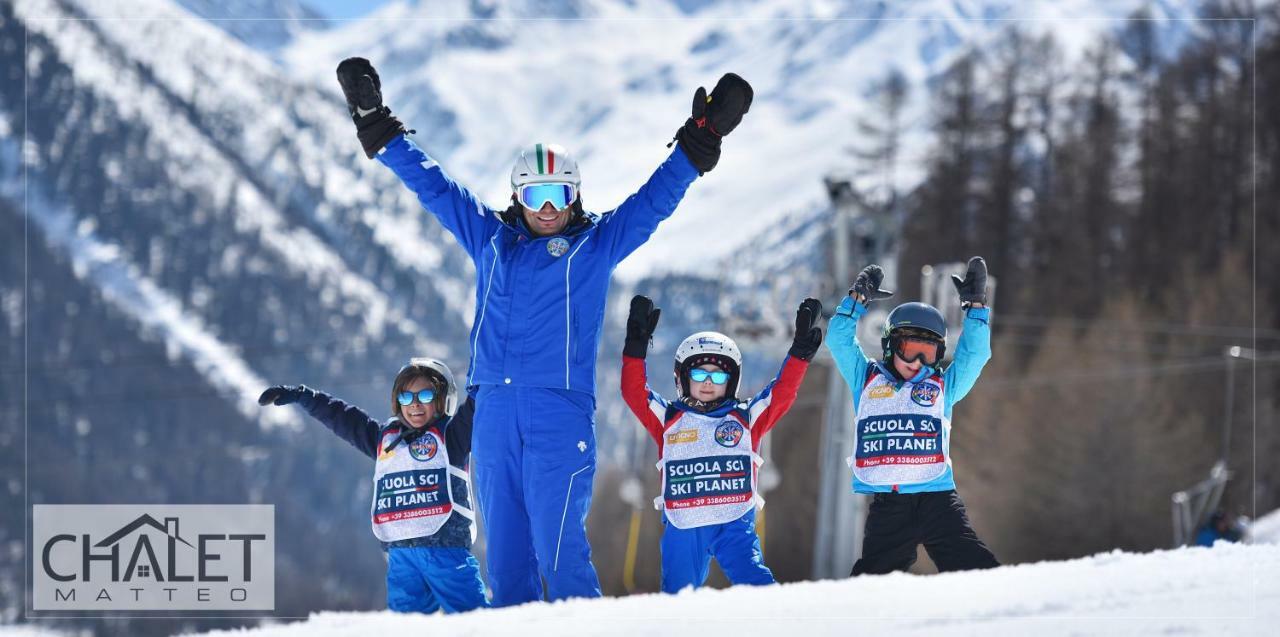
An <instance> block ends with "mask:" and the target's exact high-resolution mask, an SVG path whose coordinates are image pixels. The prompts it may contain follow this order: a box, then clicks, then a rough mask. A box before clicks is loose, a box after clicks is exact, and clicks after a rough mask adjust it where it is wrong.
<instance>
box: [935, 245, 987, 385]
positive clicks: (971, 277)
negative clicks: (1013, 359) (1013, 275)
mask: <svg viewBox="0 0 1280 637" xmlns="http://www.w3.org/2000/svg"><path fill="white" fill-rule="evenodd" d="M951 278H952V280H953V281H954V282H955V286H956V292H958V293H959V294H960V302H961V303H962V304H964V307H965V317H964V331H962V332H961V333H960V340H959V342H957V343H956V354H955V358H953V359H952V361H951V366H950V367H948V368H947V371H946V373H945V374H944V376H943V379H942V380H943V383H945V385H946V387H947V398H946V400H947V405H946V406H947V409H950V408H951V406H952V405H954V404H956V403H958V402H960V399H962V398H964V397H965V396H966V395H967V394H968V393H969V390H971V389H973V386H974V384H975V383H977V382H978V376H979V375H980V374H981V373H982V368H983V367H984V366H985V365H986V364H987V361H989V360H991V308H989V307H987V306H986V303H987V262H986V261H984V260H983V259H982V257H973V258H972V259H969V268H968V271H967V272H965V275H964V278H963V279H961V278H960V277H957V276H952V277H951Z"/></svg>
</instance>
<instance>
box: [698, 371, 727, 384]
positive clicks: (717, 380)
mask: <svg viewBox="0 0 1280 637" xmlns="http://www.w3.org/2000/svg"><path fill="white" fill-rule="evenodd" d="M708 378H710V379H711V382H712V383H713V384H716V385H723V384H725V383H727V382H729V372H712V371H707V370H705V369H693V370H690V371H689V380H691V381H693V382H695V383H703V382H706V380H707V379H708Z"/></svg>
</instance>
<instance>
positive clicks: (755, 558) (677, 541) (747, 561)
mask: <svg viewBox="0 0 1280 637" xmlns="http://www.w3.org/2000/svg"><path fill="white" fill-rule="evenodd" d="M662 524H663V526H664V527H665V528H664V529H663V531H662V543H661V546H662V592H664V593H675V592H677V591H679V590H681V589H683V588H685V587H688V586H692V587H694V588H698V587H699V586H702V585H703V583H705V582H706V581H707V574H708V573H709V572H710V569H711V558H712V557H714V558H716V562H719V563H720V570H722V571H724V574H725V576H726V577H728V578H729V581H730V582H732V583H734V584H752V585H764V584H773V583H774V582H775V580H774V579H773V572H772V571H770V570H769V567H767V566H765V565H764V552H763V551H762V550H761V548H760V536H758V535H756V510H755V509H751V510H750V511H747V512H746V513H745V514H743V516H742V517H740V518H738V519H736V520H734V521H732V522H725V523H724V524H713V525H711V526H700V527H697V528H693V529H680V528H676V527H675V526H673V525H672V524H671V523H670V522H668V521H667V520H666V518H665V517H664V518H663V520H662Z"/></svg>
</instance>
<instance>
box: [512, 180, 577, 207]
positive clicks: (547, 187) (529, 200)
mask: <svg viewBox="0 0 1280 637" xmlns="http://www.w3.org/2000/svg"><path fill="white" fill-rule="evenodd" d="M516 197H517V198H518V199H519V200H520V205H522V206H524V207H525V208H528V209H530V210H541V209H542V205H543V204H545V203H548V202H550V203H551V206H552V207H553V208H555V209H556V210H564V209H565V208H568V207H569V204H572V203H573V201H574V200H575V199H577V198H578V187H577V186H575V185H573V184H570V183H565V182H552V183H543V184H529V185H527V186H521V187H520V190H518V191H516Z"/></svg>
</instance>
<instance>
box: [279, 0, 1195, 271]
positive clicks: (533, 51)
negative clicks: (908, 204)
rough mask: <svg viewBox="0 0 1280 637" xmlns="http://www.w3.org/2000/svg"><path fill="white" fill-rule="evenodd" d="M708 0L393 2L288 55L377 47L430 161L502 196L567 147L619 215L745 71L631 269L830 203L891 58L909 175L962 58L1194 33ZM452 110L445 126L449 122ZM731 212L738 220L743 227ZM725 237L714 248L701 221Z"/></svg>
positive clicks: (1069, 6) (1165, 10)
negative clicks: (695, 119)
mask: <svg viewBox="0 0 1280 637" xmlns="http://www.w3.org/2000/svg"><path fill="white" fill-rule="evenodd" d="M695 4H696V3H683V2H670V3H661V2H645V3H630V2H623V1H622V0H576V1H572V2H570V1H566V2H540V1H534V0H526V1H516V2H503V3H495V2H471V1H469V0H442V1H439V2H421V3H417V2H407V1H403V0H402V1H400V2H396V3H392V4H390V5H388V6H386V7H384V8H382V9H380V10H379V11H377V12H375V13H374V14H372V15H371V16H370V17H368V18H366V19H364V20H361V21H357V22H353V23H350V24H346V25H342V26H340V27H338V28H336V29H333V30H330V31H326V32H320V33H307V34H302V35H300V36H299V37H298V38H296V39H295V41H294V43H293V44H292V45H291V46H290V47H288V48H287V49H286V50H284V51H283V52H282V53H281V56H282V57H283V59H284V60H285V61H286V63H287V64H289V65H290V66H291V68H292V69H294V70H295V71H296V73H297V74H298V75H299V76H300V77H304V78H310V79H312V80H313V81H315V82H316V83H317V84H318V85H329V84H333V82H334V81H333V67H334V65H335V63H336V61H338V60H341V59H342V58H344V57H346V56H349V55H363V56H365V57H368V58H370V59H371V60H372V61H373V62H374V63H375V64H376V65H377V66H378V68H379V69H380V72H381V76H382V78H383V80H384V88H385V91H384V92H385V94H386V96H387V99H388V103H389V104H390V105H391V107H392V108H393V109H394V110H396V111H397V112H398V113H400V115H401V116H402V118H403V119H404V120H405V121H406V122H407V123H409V124H410V125H411V126H414V127H416V128H417V129H418V131H419V138H420V139H421V141H422V142H423V144H424V145H425V147H426V148H427V149H428V151H429V152H432V153H433V154H435V155H437V156H438V157H439V158H441V159H442V160H443V163H444V165H445V166H446V167H447V168H448V169H449V170H450V172H451V173H453V174H454V175H455V176H456V177H458V178H459V179H460V180H461V181H462V182H463V183H466V184H468V185H469V186H470V187H472V188H473V189H474V190H476V191H477V192H479V193H480V194H481V195H482V196H483V197H484V198H486V200H487V201H489V202H490V203H493V204H496V203H500V202H501V201H503V200H504V199H506V197H507V196H508V195H509V193H508V192H507V186H506V175H507V174H508V171H509V165H510V161H511V159H512V157H514V155H515V152H516V151H517V149H518V148H519V146H520V145H522V144H524V143H527V142H529V141H531V140H539V139H546V140H556V141H559V142H561V143H563V144H564V145H566V146H567V147H568V148H570V149H571V150H573V151H574V152H575V153H577V154H578V156H579V161H580V165H581V166H582V170H583V172H584V174H585V175H586V187H585V188H584V190H583V197H584V202H585V203H587V207H588V208H591V209H597V210H607V209H609V208H611V207H612V206H614V205H616V204H617V203H619V202H620V201H621V200H622V199H623V198H624V197H625V196H626V195H627V194H629V193H630V192H632V191H633V190H634V189H635V187H636V186H638V185H639V184H640V183H641V182H642V181H643V180H644V178H645V177H647V176H648V174H649V173H650V172H651V171H652V169H653V168H654V167H655V166H656V165H657V164H658V162H659V161H660V160H661V159H662V158H663V157H664V155H665V153H666V152H668V151H667V149H666V148H665V147H664V144H665V143H666V141H667V140H668V139H669V138H670V135H671V134H672V133H673V132H674V130H675V129H676V128H677V127H678V126H679V125H680V124H681V122H682V121H683V119H684V117H686V115H687V113H688V108H689V99H690V96H691V95H692V92H693V89H694V88H695V87H697V86H698V85H700V84H704V85H708V86H709V85H710V84H712V83H714V82H715V80H716V78H718V77H719V76H720V74H722V73H724V72H726V71H736V72H739V73H741V74H742V75H743V76H745V77H746V78H747V79H748V80H750V81H751V82H752V83H753V85H754V86H755V88H756V102H755V104H754V105H753V107H752V110H751V113H750V114H749V115H748V116H747V119H745V120H744V123H743V125H742V127H741V128H740V129H739V130H738V131H737V132H735V133H734V135H733V136H732V137H731V138H730V139H729V140H728V141H726V145H725V146H726V148H725V155H724V157H723V159H722V161H721V163H720V166H719V167H718V168H717V169H716V171H715V172H714V173H713V174H712V175H710V176H708V177H707V178H706V179H703V180H702V181H701V182H700V183H698V184H697V185H696V186H695V187H694V188H693V189H692V190H691V191H690V195H689V197H688V198H687V199H686V200H685V203H684V204H683V205H682V206H681V209H680V211H679V213H678V214H677V215H676V216H675V217H673V218H672V219H670V220H668V221H667V222H665V223H664V224H663V226H662V227H661V228H660V229H659V231H658V234H657V236H656V238H655V240H653V241H650V242H649V243H648V244H647V245H646V246H644V247H642V248H641V249H640V250H639V251H638V252H637V253H636V254H635V255H634V256H632V257H631V258H630V259H628V261H627V262H626V263H624V264H623V265H622V267H621V269H620V270H619V271H620V272H621V273H622V274H623V275H624V276H628V277H631V276H634V275H638V274H642V273H648V272H653V271H655V270H658V271H665V270H669V269H673V268H674V269H680V267H681V266H680V264H681V262H682V261H684V262H686V263H687V261H688V260H687V259H681V258H680V257H682V256H684V255H687V254H688V253H689V251H690V250H695V249H696V250H697V251H698V252H699V253H700V254H701V253H705V252H707V251H712V252H714V251H725V250H727V249H729V248H731V247H733V246H735V245H736V244H738V243H740V242H741V241H743V240H745V239H746V238H748V237H752V236H755V235H757V234H758V233H760V231H761V230H762V229H766V228H768V227H769V225H770V224H771V223H772V222H773V221H775V220H777V219H778V218H779V217H781V216H782V215H784V214H786V213H789V212H796V211H800V210H805V209H808V208H811V207H813V206H814V205H815V204H818V205H820V204H821V203H822V202H823V201H824V196H823V193H822V187H821V182H820V180H821V177H822V176H823V175H824V174H827V173H829V172H831V171H832V170H840V169H845V168H847V167H848V166H847V162H848V159H847V158H846V156H845V150H846V149H847V148H848V147H849V146H850V145H851V144H853V143H855V142H856V141H857V140H856V139H854V132H853V129H854V126H853V122H854V120H855V117H856V116H857V115H858V114H859V113H863V112H864V109H865V108H866V107H867V105H868V103H869V100H866V99H864V95H865V93H866V92H867V91H868V90H869V88H870V86H871V84H872V83H873V82H874V81H877V80H879V79H881V78H882V77H883V75H884V73H885V72H886V71H887V70H888V69H890V68H891V67H896V68H897V69H898V70H900V71H901V72H902V73H904V74H905V76H906V77H907V78H908V80H909V81H910V83H911V85H912V94H913V97H914V98H915V99H914V101H913V102H912V104H911V106H910V107H909V109H908V112H907V114H906V117H905V120H904V121H906V122H907V123H908V125H909V127H910V128H911V130H912V133H911V134H910V135H909V136H908V139H906V140H905V154H904V162H903V163H904V170H903V172H902V175H901V178H902V179H903V181H904V184H903V185H908V184H909V183H910V182H912V181H913V180H914V179H916V178H918V176H919V175H918V173H919V166H918V161H917V165H916V166H911V163H912V162H913V160H920V159H922V158H923V157H924V153H925V152H927V151H926V148H925V146H924V135H923V132H924V127H925V125H926V124H927V122H926V121H925V119H924V115H923V113H924V107H925V106H926V100H925V99H924V98H925V97H926V96H927V95H928V94H929V90H928V88H927V82H928V81H929V80H930V78H933V77H935V76H936V75H937V74H938V73H940V72H941V71H942V70H943V69H944V68H945V67H946V66H947V64H948V63H949V62H950V61H951V60H952V59H953V57H954V55H955V53H957V52H958V51H960V50H961V49H962V48H963V47H964V46H966V45H969V44H979V45H980V44H982V43H984V42H988V41H990V40H991V39H992V38H994V37H995V36H996V35H997V34H998V33H999V32H1000V31H1001V30H1002V29H1003V28H1004V27H1005V26H1007V25H1008V24H1010V23H1013V22H1019V23H1022V24H1023V25H1025V26H1027V27H1028V28H1029V29H1030V30H1032V31H1037V32H1042V31H1044V30H1047V29H1049V28H1052V30H1053V32H1054V34H1055V36H1056V37H1057V38H1058V39H1059V41H1060V42H1061V43H1062V44H1063V45H1064V48H1065V50H1066V51H1067V53H1068V55H1074V54H1077V53H1078V52H1079V51H1080V50H1081V49H1082V48H1083V47H1085V46H1087V45H1089V44H1091V43H1092V42H1093V40H1094V37H1095V35H1096V34H1097V33H1098V32H1100V31H1102V30H1105V29H1110V28H1113V27H1115V26H1116V25H1117V21H1118V20H1120V19H1122V18H1124V17H1125V16H1127V15H1129V14H1130V13H1131V12H1132V11H1133V10H1135V9H1136V8H1138V7H1140V6H1144V5H1150V6H1151V9H1152V12H1153V15H1154V16H1155V18H1157V19H1158V20H1161V23H1160V27H1159V28H1161V29H1165V30H1181V29H1185V28H1187V27H1186V25H1185V23H1181V22H1178V21H1179V20H1181V19H1184V18H1187V17H1190V16H1191V15H1192V14H1191V8H1190V6H1189V5H1190V3H1188V2H1156V3H1152V2H1148V1H1146V0H1118V1H1114V2H1093V1H1091V0H1072V1H1069V2H1062V1H1051V0H1032V1H1026V2H1013V1H1011V0H918V1H913V2H899V3H883V2H829V1H819V0H812V1H809V2H790V1H784V0H759V1H755V2H732V3H730V2H724V3H710V4H709V5H708V6H705V7H702V8H700V9H697V10H688V11H686V10H685V9H683V8H682V7H684V6H686V5H688V6H693V5H695ZM441 121H445V122H447V125H446V126H443V127H442V126H438V125H436V124H435V123H436V122H441ZM728 220H731V222H729V221H728ZM713 226H714V227H716V229H717V233H718V235H719V236H720V237H721V239H722V240H721V241H718V242H716V243H715V244H714V245H711V246H708V245H707V242H706V240H705V236H706V235H705V229H706V228H708V227H713Z"/></svg>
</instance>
